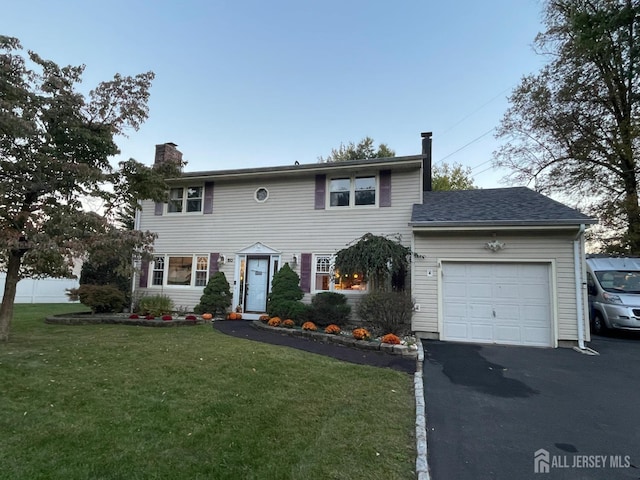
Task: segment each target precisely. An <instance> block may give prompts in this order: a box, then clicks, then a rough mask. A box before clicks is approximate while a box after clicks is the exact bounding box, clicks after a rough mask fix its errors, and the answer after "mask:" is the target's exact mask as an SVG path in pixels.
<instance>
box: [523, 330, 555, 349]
mask: <svg viewBox="0 0 640 480" xmlns="http://www.w3.org/2000/svg"><path fill="white" fill-rule="evenodd" d="M522 331H523V340H524V341H523V345H532V346H540V345H550V344H551V338H550V334H549V330H548V329H547V328H541V327H528V326H524V327H523V329H522Z"/></svg>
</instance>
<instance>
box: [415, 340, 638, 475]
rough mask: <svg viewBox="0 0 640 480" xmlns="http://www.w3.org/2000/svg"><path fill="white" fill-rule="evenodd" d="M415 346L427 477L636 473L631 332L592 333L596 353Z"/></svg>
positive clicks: (635, 389) (634, 348)
mask: <svg viewBox="0 0 640 480" xmlns="http://www.w3.org/2000/svg"><path fill="white" fill-rule="evenodd" d="M423 345H424V349H425V361H424V388H425V401H426V412H427V436H428V446H429V450H428V457H429V465H430V468H431V476H432V478H433V479H434V480H448V479H454V478H455V479H474V480H477V479H505V480H506V479H509V480H511V479H525V478H537V479H541V478H545V479H578V478H580V479H583V478H584V479H616V478H621V479H640V339H639V338H633V337H629V338H626V337H622V338H621V337H620V336H616V337H595V340H594V341H593V342H592V343H591V344H590V346H591V347H592V348H593V349H595V350H597V351H598V352H599V353H600V355H599V356H588V355H583V354H580V353H578V352H575V351H574V350H571V349H564V348H558V349H542V348H524V347H502V346H485V345H482V346H480V345H466V344H454V343H442V342H436V341H423ZM540 449H544V450H546V451H547V453H546V456H545V452H544V451H540ZM536 452H538V455H539V456H541V457H540V458H539V462H538V467H539V469H540V470H541V472H542V473H534V455H535V453H536ZM545 463H547V465H548V473H545V472H544V470H545Z"/></svg>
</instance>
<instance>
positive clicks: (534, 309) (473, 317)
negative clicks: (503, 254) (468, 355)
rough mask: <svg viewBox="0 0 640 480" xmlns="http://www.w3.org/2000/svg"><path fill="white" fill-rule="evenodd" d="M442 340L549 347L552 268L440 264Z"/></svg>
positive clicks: (467, 263)
mask: <svg viewBox="0 0 640 480" xmlns="http://www.w3.org/2000/svg"><path fill="white" fill-rule="evenodd" d="M442 279H443V281H442V307H443V309H442V310H443V311H442V323H443V332H442V339H443V340H450V341H456V342H480V343H497V344H506V345H530V346H543V347H550V346H552V345H553V342H552V338H553V337H552V331H553V322H552V315H551V309H552V305H551V273H550V265H549V264H544V263H494V262H477V263H469V262H443V263H442Z"/></svg>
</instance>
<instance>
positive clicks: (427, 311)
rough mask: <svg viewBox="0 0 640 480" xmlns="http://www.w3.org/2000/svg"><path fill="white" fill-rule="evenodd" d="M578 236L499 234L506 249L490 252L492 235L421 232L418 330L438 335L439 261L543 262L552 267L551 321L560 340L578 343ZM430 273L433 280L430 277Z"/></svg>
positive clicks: (416, 271)
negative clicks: (488, 245) (575, 242)
mask: <svg viewBox="0 0 640 480" xmlns="http://www.w3.org/2000/svg"><path fill="white" fill-rule="evenodd" d="M575 235H576V232H575V230H574V231H573V232H562V233H558V232H554V231H546V232H543V231H540V232H520V233H509V232H499V233H498V234H497V236H496V239H497V240H498V241H500V242H504V243H505V244H506V246H505V248H504V249H503V250H501V251H499V252H496V253H494V252H491V251H490V250H488V249H485V244H486V243H487V242H490V241H492V240H494V237H493V235H492V232H484V233H479V232H462V231H461V232H459V233H455V234H452V233H446V234H445V233H427V232H416V235H415V239H414V249H415V251H416V253H418V254H420V255H422V256H423V257H424V258H419V259H417V260H415V262H414V265H413V270H412V286H413V290H412V294H413V296H414V298H415V301H416V303H418V304H420V311H419V312H416V313H415V314H414V317H413V329H414V330H416V331H419V332H431V333H439V327H438V315H439V310H438V309H439V308H440V306H439V302H438V294H439V292H438V289H439V288H440V271H439V266H440V261H442V260H455V259H460V260H466V261H487V262H491V261H505V260H507V261H513V262H519V261H540V262H545V263H552V264H553V268H552V269H551V274H552V275H555V278H552V279H551V287H552V288H553V286H554V285H555V287H556V292H553V291H552V292H551V293H552V317H553V318H555V319H556V322H557V339H558V340H575V339H577V313H576V292H575V271H574V265H573V240H574V238H575ZM429 270H431V272H432V276H430V277H429V276H428V275H427V273H428V271H429Z"/></svg>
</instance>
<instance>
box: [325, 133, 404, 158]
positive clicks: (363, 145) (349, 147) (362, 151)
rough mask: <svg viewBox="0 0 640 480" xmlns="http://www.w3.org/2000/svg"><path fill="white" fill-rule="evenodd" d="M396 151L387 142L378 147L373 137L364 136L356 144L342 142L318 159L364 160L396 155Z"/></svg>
mask: <svg viewBox="0 0 640 480" xmlns="http://www.w3.org/2000/svg"><path fill="white" fill-rule="evenodd" d="M395 156H396V152H394V151H393V150H391V149H390V148H389V147H388V146H387V145H386V144H384V143H381V144H380V145H378V148H377V149H376V148H375V147H374V145H373V138H371V137H364V138H363V139H362V140H360V141H359V142H358V144H355V143H353V142H349V143H348V144H346V145H344V144H343V143H341V144H340V147H338V148H332V149H331V153H330V154H329V155H328V156H327V157H326V158H325V157H318V161H319V162H321V163H324V162H344V161H346V160H363V159H366V158H389V157H395Z"/></svg>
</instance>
